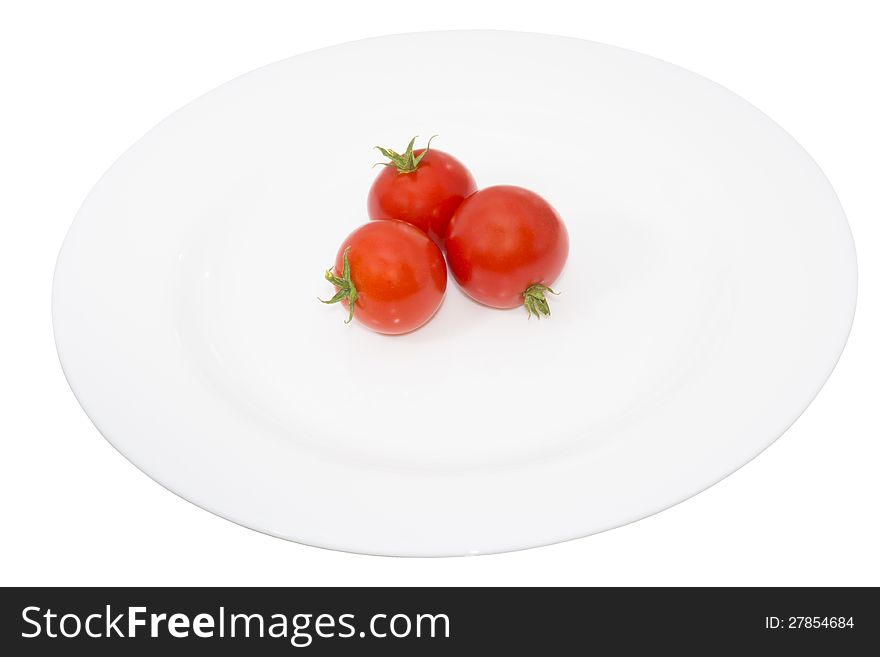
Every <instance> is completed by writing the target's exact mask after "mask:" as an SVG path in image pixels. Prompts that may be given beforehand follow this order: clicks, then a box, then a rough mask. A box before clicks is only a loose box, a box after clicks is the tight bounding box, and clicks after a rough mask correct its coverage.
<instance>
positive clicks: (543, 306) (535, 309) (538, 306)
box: [523, 283, 559, 319]
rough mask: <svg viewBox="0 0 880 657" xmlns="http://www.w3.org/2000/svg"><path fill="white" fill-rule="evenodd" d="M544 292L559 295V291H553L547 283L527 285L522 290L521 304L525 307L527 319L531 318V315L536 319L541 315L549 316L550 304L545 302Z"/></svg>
mask: <svg viewBox="0 0 880 657" xmlns="http://www.w3.org/2000/svg"><path fill="white" fill-rule="evenodd" d="M545 292H549V293H550V294H555V295H557V296H558V295H559V292H554V291H553V290H552V289H551V288H550V286H549V285H541V284H540V283H535V284H534V285H529V286H528V287H527V288H526V291H525V292H523V305H524V306H525V307H526V312H527V313H528V314H529V319H531V318H532V315H534V316H535V317H537V318H538V319H541V315H545V316H546V317H549V316H550V304H548V303H547V298H546V297H545V296H544V293H545Z"/></svg>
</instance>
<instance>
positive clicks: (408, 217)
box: [367, 137, 477, 247]
mask: <svg viewBox="0 0 880 657" xmlns="http://www.w3.org/2000/svg"><path fill="white" fill-rule="evenodd" d="M432 139H433V137H432ZM413 143H415V137H413V139H412V141H410V142H409V145H408V146H407V147H406V151H404V153H403V155H399V154H398V153H395V152H394V151H392V150H388V149H385V148H381V147H379V146H377V147H376V148H378V149H379V150H380V151H381V152H382V155H384V156H385V157H387V158H389V159H390V160H391V161H390V162H383V163H382V164H384V165H385V168H384V169H383V170H382V172H381V173H380V174H379V175H378V176H377V177H376V180H375V181H374V182H373V186H372V187H371V188H370V193H369V195H368V196H367V214H368V215H369V217H370V219H400V220H401V221H405V222H407V223H410V224H412V225H413V226H415V227H416V228H419V229H421V230H422V231H424V232H425V233H427V234H428V236H429V237H430V238H431V239H432V240H434V241H435V242H436V243H437V245H438V246H440V247H442V246H443V240H444V239H445V237H446V227H447V225H448V224H449V220H450V219H451V218H452V214H453V213H454V212H455V210H456V208H458V206H459V205H460V204H461V202H462V201H463V200H464V199H465V198H467V197H468V196H470V195H471V194H473V193H474V192H475V191H476V190H477V184H476V183H475V182H474V177H473V176H472V175H471V173H470V171H468V170H467V169H466V168H465V166H464V165H463V164H462V163H461V162H459V161H458V160H456V159H455V158H454V157H452V156H451V155H449V154H448V153H444V152H443V151H438V150H430V148H431V141H430V140H428V146H427V147H426V148H424V149H418V150H416V151H413Z"/></svg>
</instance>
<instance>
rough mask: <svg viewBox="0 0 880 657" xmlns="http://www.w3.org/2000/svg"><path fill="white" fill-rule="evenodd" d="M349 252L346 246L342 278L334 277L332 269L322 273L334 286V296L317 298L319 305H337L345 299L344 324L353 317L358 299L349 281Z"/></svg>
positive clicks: (343, 254)
mask: <svg viewBox="0 0 880 657" xmlns="http://www.w3.org/2000/svg"><path fill="white" fill-rule="evenodd" d="M350 250H351V247H350V246H347V247H346V248H345V251H343V252H342V276H336V275H335V274H334V273H333V269H328V270H327V271H326V272H325V273H324V278H325V279H327V280H328V281H330V282H331V283H333V285H335V286H336V294H334V295H333V296H332V297H331V298H329V299H321V298H320V297H318V301H320V302H321V303H338V302H340V301H342V300H343V299H346V300H347V301H348V319H347V320H345V323H346V324H348V323H349V322H350V321H351V319H352V317H354V302H355V301H357V298H358V293H357V289H355V287H354V283H353V282H352V280H351V268H350V267H349V266H348V252H349V251H350Z"/></svg>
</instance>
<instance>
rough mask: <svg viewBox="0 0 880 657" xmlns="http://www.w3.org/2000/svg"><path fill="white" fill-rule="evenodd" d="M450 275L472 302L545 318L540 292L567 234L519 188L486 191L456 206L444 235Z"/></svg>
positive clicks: (563, 251)
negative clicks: (522, 309) (522, 307)
mask: <svg viewBox="0 0 880 657" xmlns="http://www.w3.org/2000/svg"><path fill="white" fill-rule="evenodd" d="M446 258H447V260H448V261H449V268H450V269H451V270H452V275H453V276H454V277H455V280H456V281H457V282H458V284H459V285H460V286H461V288H462V289H463V290H464V291H465V292H467V294H468V295H470V296H471V297H472V298H473V299H475V300H477V301H479V302H480V303H484V304H486V305H487V306H493V307H495V308H513V307H515V306H519V305H521V304H523V305H525V307H526V310H527V311H528V314H529V317H531V316H532V315H536V316H537V317H539V318H540V316H541V315H549V314H550V307H549V306H548V305H547V299H546V298H545V297H544V293H545V292H551V293H553V294H556V293H555V292H553V290H551V289H550V287H549V286H550V285H552V284H553V281H555V280H556V277H557V276H559V273H560V272H561V271H562V267H563V266H564V265H565V260H566V259H567V258H568V231H567V230H566V229H565V224H564V223H562V219H561V218H560V217H559V215H558V214H557V212H556V210H554V209H553V207H552V206H551V205H550V204H549V203H547V201H545V200H544V199H543V198H541V197H540V196H538V195H537V194H535V193H534V192H530V191H529V190H527V189H523V188H522V187H514V186H512V185H499V186H497V187H487V188H486V189H482V190H480V191H479V192H477V193H476V194H473V195H472V196H469V197H468V198H467V199H466V200H465V201H464V202H463V203H462V204H461V206H459V208H458V210H457V211H456V213H455V215H454V216H453V217H452V221H451V222H450V223H449V231H448V233H447V236H446Z"/></svg>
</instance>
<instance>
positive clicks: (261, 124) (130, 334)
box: [53, 32, 856, 555]
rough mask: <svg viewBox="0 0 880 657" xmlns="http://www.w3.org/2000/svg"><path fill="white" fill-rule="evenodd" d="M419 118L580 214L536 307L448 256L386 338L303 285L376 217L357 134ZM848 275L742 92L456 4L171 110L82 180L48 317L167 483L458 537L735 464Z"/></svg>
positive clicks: (234, 514)
mask: <svg viewBox="0 0 880 657" xmlns="http://www.w3.org/2000/svg"><path fill="white" fill-rule="evenodd" d="M400 53H417V56H406V57H401V56H400ZM434 133H438V134H439V135H440V136H439V137H438V138H437V139H436V140H435V142H434V145H435V146H436V147H437V148H440V149H443V150H447V151H449V152H451V153H454V154H455V155H456V156H458V157H459V158H460V159H461V160H463V161H464V162H465V163H467V165H468V166H469V167H470V168H471V170H472V171H473V173H474V175H475V176H476V178H477V182H478V184H479V185H480V186H488V185H491V184H500V183H510V184H516V185H523V186H526V187H529V188H532V189H534V190H535V191H537V192H539V193H540V194H542V195H543V196H545V197H546V198H547V199H548V200H550V201H551V202H552V203H553V204H554V206H555V207H556V208H557V209H558V210H559V212H560V213H561V215H562V216H563V217H564V219H565V220H566V222H567V225H568V229H569V232H570V237H571V255H570V257H569V261H568V265H567V267H566V269H565V271H564V272H563V274H562V277H561V278H560V279H559V281H558V283H557V285H555V286H554V287H556V288H557V289H559V290H561V291H562V296H560V297H558V298H554V299H553V300H552V304H553V305H552V307H553V316H552V317H551V318H550V319H548V320H543V321H536V320H531V321H527V320H526V315H525V312H524V311H522V310H513V311H499V310H493V309H490V308H486V307H483V306H480V305H477V304H475V303H473V302H471V301H470V300H468V299H467V298H466V297H465V296H464V295H463V294H462V293H461V292H460V291H459V290H458V289H457V288H456V286H455V284H454V283H453V282H452V280H451V279H450V285H449V290H448V292H447V297H446V300H445V302H444V304H443V306H442V307H441V309H440V312H439V313H438V314H437V316H436V317H435V318H434V319H433V321H431V322H430V323H429V324H428V325H427V326H425V327H424V328H422V329H420V330H418V331H416V332H414V333H411V334H409V335H405V336H401V337H387V336H382V335H377V334H374V333H371V332H369V331H368V330H367V329H365V328H363V327H362V326H359V325H357V324H356V323H355V324H352V325H348V326H347V325H344V324H343V319H344V312H343V310H342V309H340V308H338V307H327V306H324V305H321V304H320V303H318V302H317V301H316V299H315V297H316V296H319V295H321V296H326V295H328V294H329V292H330V290H329V288H328V284H327V283H326V282H325V281H324V280H323V278H322V273H323V271H324V270H325V269H326V268H327V267H328V266H329V265H330V264H331V263H332V260H333V257H334V254H335V253H336V249H337V247H338V244H339V241H340V240H341V239H342V238H343V237H345V236H346V235H347V234H348V233H349V232H350V231H351V230H352V229H353V228H354V227H355V226H357V225H359V224H360V223H362V222H364V221H365V220H366V213H365V199H366V193H367V189H368V187H369V185H370V183H371V181H372V179H373V177H374V176H375V174H376V170H374V169H371V165H372V164H373V163H374V162H375V161H376V158H377V153H376V152H375V151H372V150H371V147H372V146H373V145H374V144H383V145H388V146H391V147H402V146H403V145H405V143H406V141H407V140H408V139H409V138H410V137H411V136H412V135H414V134H420V135H424V136H428V135H431V134H434ZM855 296H856V265H855V255H854V250H853V244H852V239H851V235H850V232H849V228H848V226H847V223H846V219H845V217H844V215H843V212H842V210H841V207H840V205H839V203H838V201H837V199H836V197H835V194H834V191H833V190H832V188H831V186H830V185H829V183H828V181H827V180H826V179H825V177H824V176H823V174H822V172H821V171H820V170H819V168H818V167H817V166H816V164H815V163H814V162H813V161H812V160H811V159H810V157H809V156H808V155H807V153H805V152H804V151H803V149H802V148H801V147H800V146H799V145H798V144H797V143H796V142H795V141H794V140H793V139H792V138H791V137H790V136H789V135H788V134H786V133H785V132H784V131H783V130H782V129H781V128H779V127H778V126H777V125H776V124H774V123H773V122H772V121H771V120H770V119H768V118H767V117H766V116H765V115H763V114H762V113H761V112H759V111H758V110H756V109H755V108H754V107H752V106H751V105H749V104H748V103H746V102H745V101H743V100H742V99H741V98H739V97H738V96H736V95H734V94H732V93H731V92H729V91H727V90H725V89H724V88H722V87H720V86H718V85H716V84H715V83H713V82H710V81H709V80H706V79H704V78H701V77H699V76H697V75H695V74H693V73H690V72H688V71H685V70H683V69H680V68H677V67H675V66H672V65H670V64H667V63H664V62H661V61H658V60H655V59H652V58H650V57H646V56H643V55H639V54H635V53H632V52H628V51H625V50H620V49H617V48H613V47H609V46H604V45H599V44H595V43H590V42H585V41H579V40H572V39H564V38H558V37H549V36H540V35H533V34H520V33H505V32H446V33H428V34H416V35H402V36H394V37H386V38H380V39H373V40H367V41H360V42H356V43H350V44H345V45H341V46H338V47H334V48H329V49H325V50H320V51H317V52H313V53H309V54H306V55H301V56H298V57H294V58H292V59H288V60H285V61H282V62H278V63H276V64H273V65H270V66H267V67H265V68H262V69H259V70H257V71H254V72H252V73H249V74H247V75H245V76H243V77H240V78H238V79H236V80H233V81H232V82H229V83H228V84H226V85H223V86H222V87H220V88H218V89H216V90H214V91H212V92H211V93H209V94H207V95H205V96H203V97H201V98H199V99H198V100H196V101H194V102H193V103H191V104H189V105H187V106H186V107H184V108H182V109H181V110H180V111H178V112H176V113H175V114H173V115H172V116H171V117H169V118H168V119H166V120H165V121H163V122H162V123H160V124H159V125H158V126H157V127H156V128H155V129H153V130H152V131H150V132H149V133H148V134H147V135H146V136H145V137H144V138H143V139H141V140H140V141H139V142H138V143H137V144H135V145H134V146H133V147H132V148H131V149H130V150H129V151H128V152H126V153H125V154H124V155H123V156H122V157H121V158H120V159H119V160H118V161H117V162H116V163H115V164H114V165H113V166H112V167H111V169H110V170H109V171H108V172H107V173H106V175H105V176H104V177H103V178H102V179H101V180H100V181H99V182H98V184H97V185H96V186H95V188H94V189H93V190H92V192H91V193H90V194H89V196H88V198H87V199H86V201H85V202H84V204H83V206H82V208H81V210H80V211H79V214H78V215H77V217H76V219H75V221H74V223H73V226H72V228H71V230H70V232H69V234H68V236H67V239H66V241H65V243H64V246H63V248H62V250H61V254H60V256H59V259H58V266H57V270H56V274H55V282H54V291H53V317H54V323H55V334H56V341H57V345H58V351H59V354H60V357H61V362H62V365H63V367H64V371H65V373H66V375H67V377H68V380H69V381H70V384H71V387H72V388H73V391H74V393H75V394H76V396H77V398H78V399H79V401H80V403H81V404H82V406H83V408H84V409H85V410H86V412H87V413H88V415H89V417H90V418H91V419H92V420H93V421H94V422H95V424H96V425H97V427H98V428H99V429H100V431H101V432H102V433H103V434H104V436H105V437H106V438H107V439H108V440H109V441H110V442H111V443H112V444H113V445H114V446H115V447H117V448H118V449H119V450H120V451H121V452H122V453H123V454H124V455H125V456H126V457H127V458H129V459H130V460H131V461H132V462H133V463H134V464H135V465H137V466H138V467H139V468H140V469H141V470H143V471H144V472H145V473H147V474H148V475H150V476H151V477H152V478H154V479H155V480H156V481H158V482H159V483H161V484H162V485H163V486H165V487H167V488H168V489H170V490H172V491H174V492H175V493H177V494H179V495H181V496H183V497H184V498H186V499H188V500H190V501H192V502H194V503H195V504H197V505H199V506H201V507H203V508H205V509H207V510H209V511H212V512H214V513H217V514H219V515H221V516H223V517H225V518H228V519H230V520H233V521H235V522H238V523H241V524H243V525H246V526H248V527H252V528H254V529H257V530H260V531H263V532H267V533H270V534H273V535H276V536H280V537H284V538H288V539H291V540H295V541H300V542H304V543H309V544H312V545H317V546H323V547H329V548H335V549H341V550H351V551H357V552H366V553H374V554H391V555H462V554H476V553H485V552H497V551H503V550H514V549H519V548H526V547H530V546H536V545H542V544H547V543H552V542H556V541H561V540H565V539H570V538H575V537H579V536H585V535H588V534H591V533H594V532H598V531H601V530H604V529H608V528H611V527H615V526H618V525H621V524H624V523H627V522H630V521H633V520H637V519H639V518H642V517H644V516H647V515H649V514H651V513H654V512H656V511H659V510H661V509H664V508H666V507H669V506H670V505H672V504H675V503H676V502H679V501H681V500H683V499H685V498H687V497H689V496H691V495H693V494H695V493H697V492H699V491H701V490H703V489H704V488H706V487H707V486H709V485H711V484H713V483H715V482H717V481H718V480H719V479H721V478H723V477H724V476H726V475H727V474H729V473H731V472H732V471H734V470H736V469H737V468H738V467H740V466H741V465H742V464H744V463H746V462H747V461H748V460H750V459H751V458H752V457H754V456H755V455H756V454H758V453H759V452H760V451H761V450H763V449H764V448H765V447H767V446H768V445H769V444H770V443H772V442H773V440H774V439H776V438H777V437H778V436H779V435H780V434H781V433H782V432H783V431H785V429H786V428H787V427H788V426H789V425H790V424H791V423H792V422H793V421H794V420H795V418H797V417H798V415H799V414H800V413H801V412H802V411H803V410H804V409H805V408H806V406H807V405H808V404H809V402H810V401H811V399H812V398H813V397H814V395H815V394H816V393H817V392H818V390H819V388H820V387H821V385H822V384H823V382H824V381H825V379H826V378H827V376H828V375H829V373H830V372H831V370H832V368H833V366H834V364H835V362H836V360H837V358H838V357H839V355H840V353H841V350H842V349H843V346H844V342H845V340H846V337H847V334H848V331H849V327H850V324H851V321H852V316H853V311H854V306H855Z"/></svg>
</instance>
